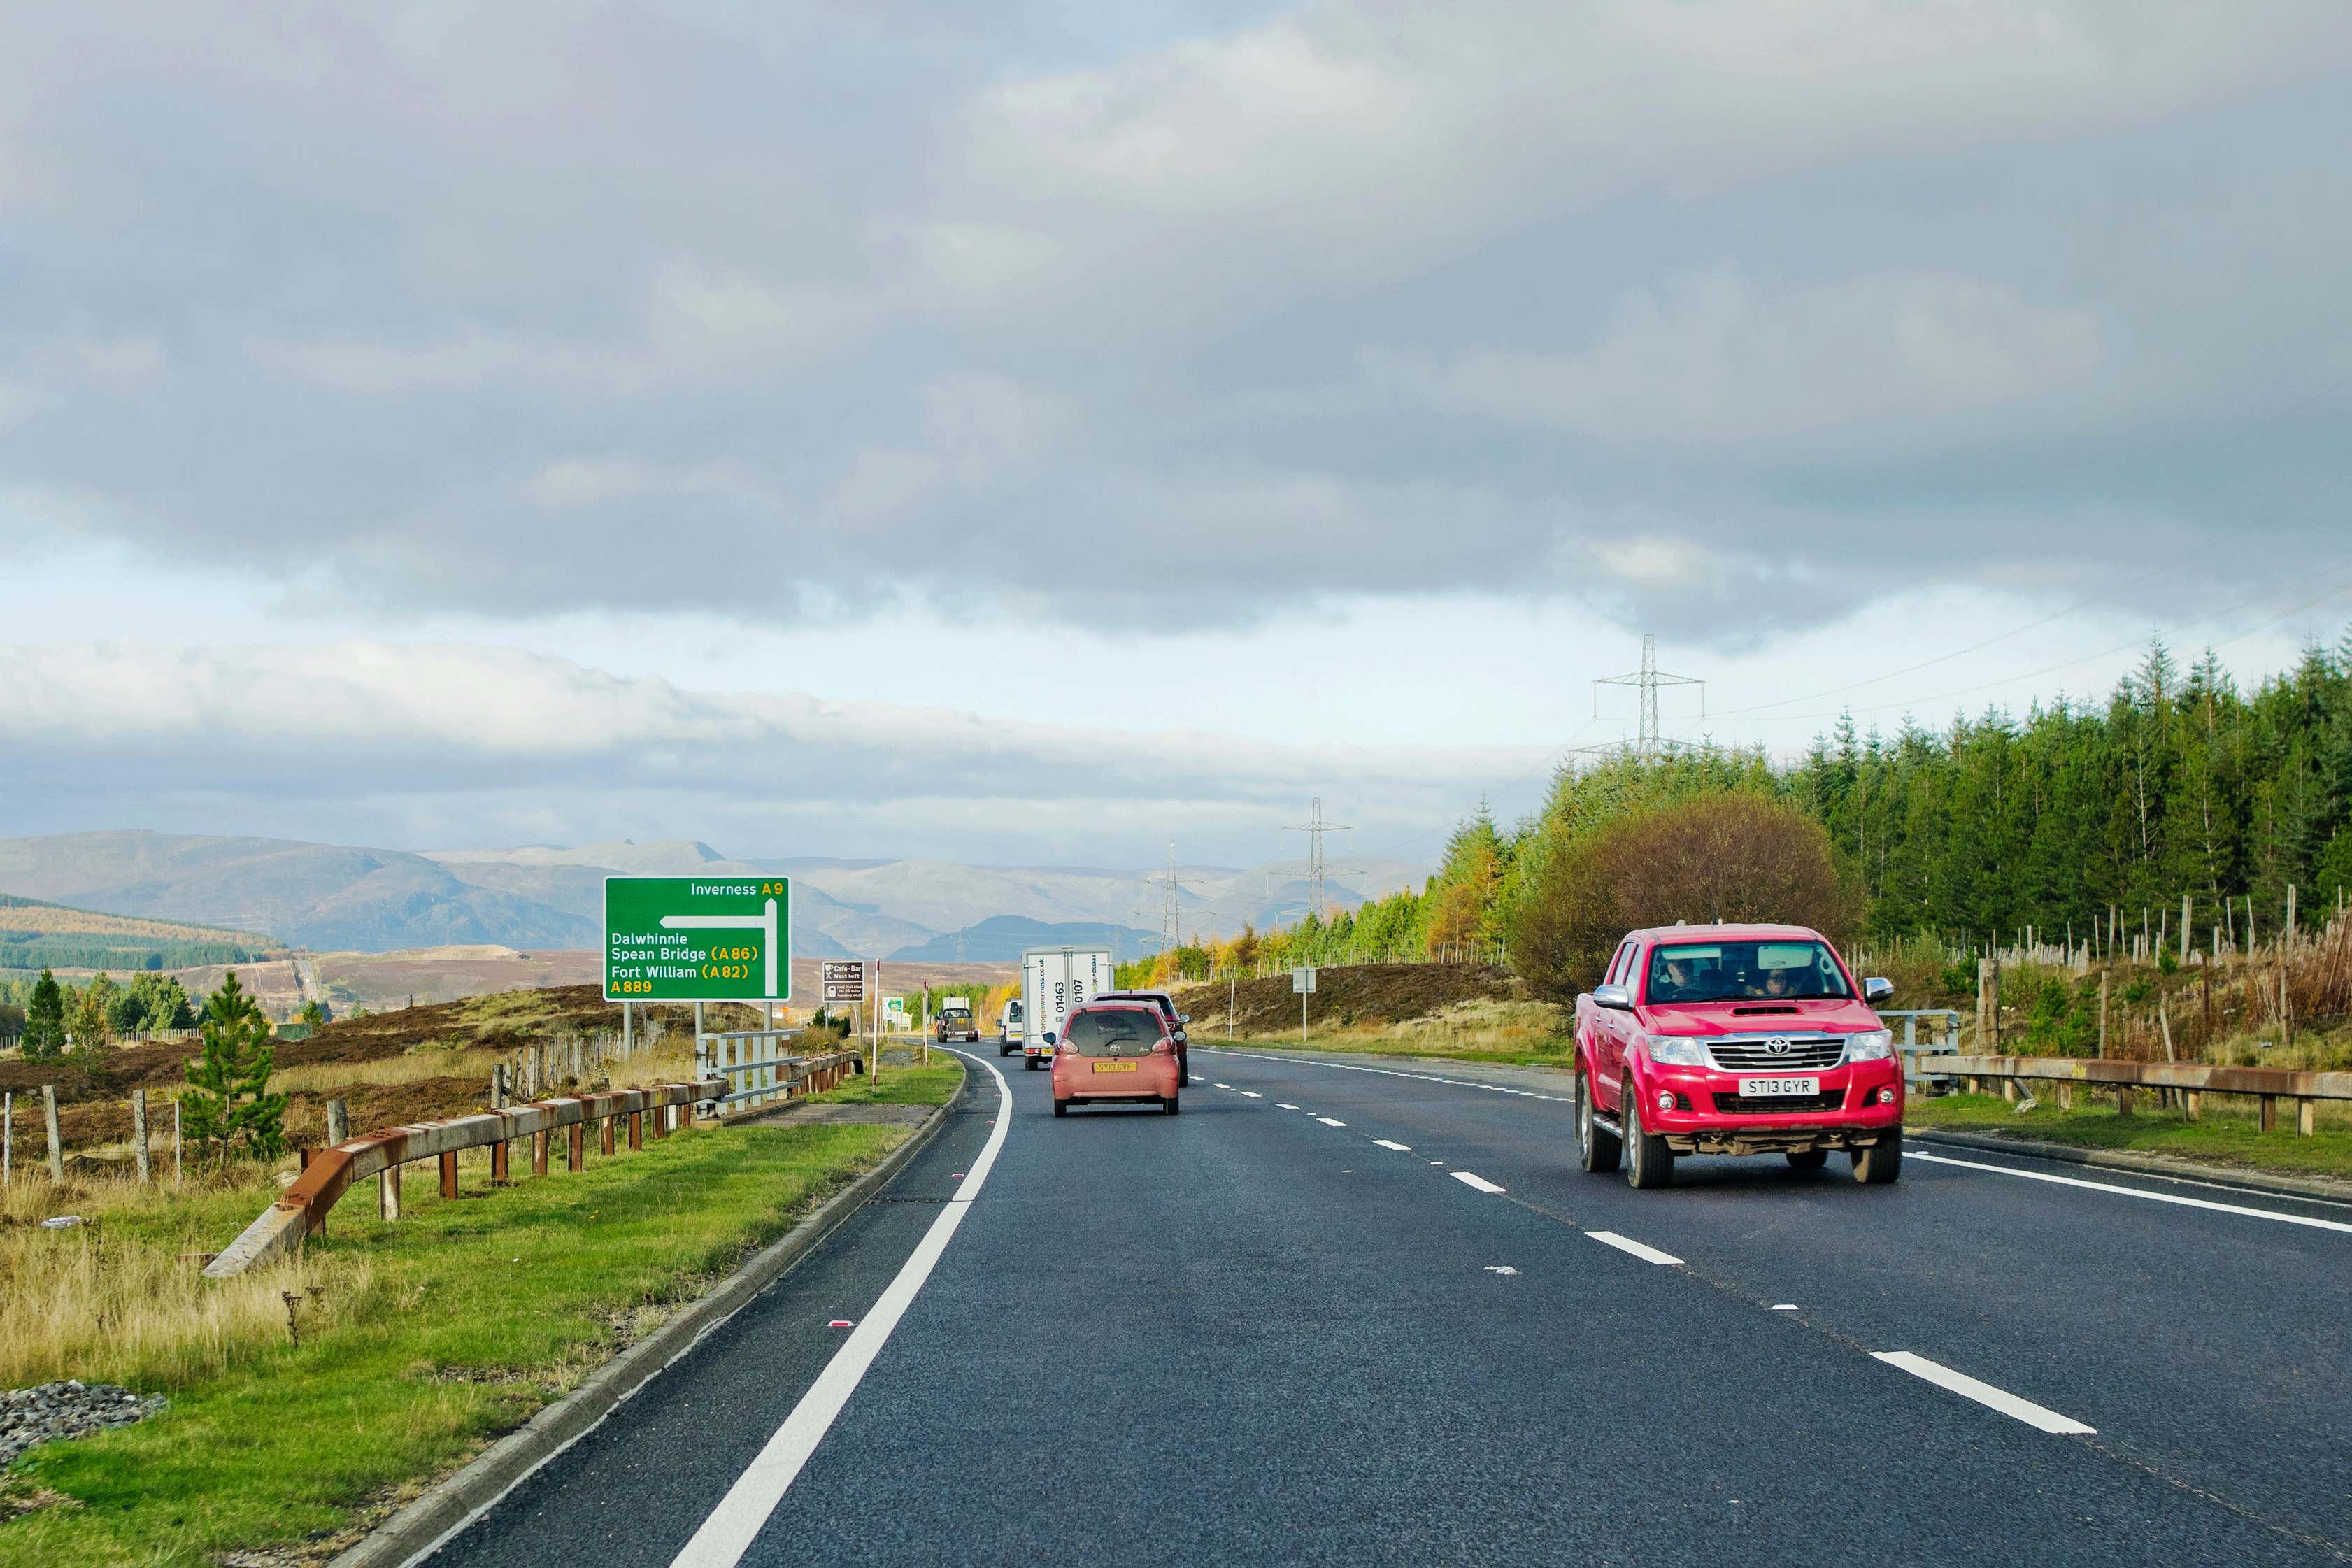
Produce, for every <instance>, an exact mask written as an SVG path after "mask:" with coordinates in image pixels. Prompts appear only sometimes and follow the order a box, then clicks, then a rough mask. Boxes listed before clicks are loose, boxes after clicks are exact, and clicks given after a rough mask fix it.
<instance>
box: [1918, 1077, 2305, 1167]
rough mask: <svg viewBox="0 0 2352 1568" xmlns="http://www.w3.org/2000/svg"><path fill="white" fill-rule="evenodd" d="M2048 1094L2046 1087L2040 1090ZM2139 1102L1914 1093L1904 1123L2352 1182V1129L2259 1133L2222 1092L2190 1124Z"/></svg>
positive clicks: (2248, 1110) (2249, 1113) (2247, 1112)
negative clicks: (2024, 1107) (2029, 1104)
mask: <svg viewBox="0 0 2352 1568" xmlns="http://www.w3.org/2000/svg"><path fill="white" fill-rule="evenodd" d="M2036 1088H2037V1089H2042V1092H2043V1093H2044V1094H2045V1095H2046V1094H2047V1093H2048V1092H2049V1091H2048V1089H2047V1088H2046V1087H2045V1086H2041V1085H2037V1086H2036ZM2149 1098H2150V1097H2148V1096H2147V1095H2142V1096H2141V1097H2140V1109H2138V1110H2136V1111H2134V1113H2133V1114H2131V1115H2129V1116H2122V1115H2118V1114H2117V1113H2116V1108H2115V1105H2114V1103H2113V1102H2112V1101H2107V1100H2097V1101H2091V1102H2089V1103H2084V1101H2087V1100H2089V1097H2088V1096H2087V1095H2084V1096H2082V1097H2081V1099H2080V1100H2078V1102H2077V1103H2076V1105H2075V1108H2074V1110H2060V1109H2059V1108H2058V1106H2057V1105H2056V1104H2055V1103H2054V1100H2051V1099H2044V1100H2042V1103H2041V1104H2040V1105H2039V1106H2037V1107H2036V1108H2035V1109H2033V1110H2028V1111H2024V1112H2022V1113H2021V1112H2019V1111H2018V1110H2016V1108H2015V1107H2013V1106H2011V1104H2010V1103H2009V1102H2008V1101H2007V1100H2003V1099H2001V1098H2000V1096H1999V1095H1997V1094H1954V1095H1939V1096H1937V1098H1936V1099H1933V1100H1922V1099H1920V1098H1919V1097H1918V1096H1916V1095H1914V1096H1912V1097H1911V1098H1910V1099H1909V1100H1907V1101H1906V1102H1905V1105H1904V1110H1903V1121H1904V1124H1905V1125H1906V1126H1908V1127H1913V1128H1942V1129H1949V1130H1951V1131H1960V1132H1982V1133H1988V1134H1991V1135H1994V1136H2007V1137H2011V1138H2022V1139H2031V1140H2035V1141H2038V1142H2044V1143H2063V1144H2065V1145H2067V1146H2069V1147H2071V1148H2077V1149H2109V1150H2122V1151H2128V1152H2132V1153H2136V1154H2166V1155H2170V1156H2173V1157H2175V1158H2178V1159H2183V1160H2197V1161H2201V1162H2203V1163H2207V1164H2210V1165H2226V1166H2235V1167H2237V1168H2239V1169H2242V1170H2248V1171H2273V1172H2278V1173H2284V1174H2288V1175H2300V1176H2342V1177H2352V1132H2346V1131H2340V1130H2338V1129H2336V1128H2333V1127H2328V1126H2325V1125H2323V1126H2322V1127H2321V1128H2320V1129H2319V1130H2318V1131H2316V1132H2315V1133H2314V1134H2313V1136H2311V1137H2309V1138H2298V1137H2296V1136H2295V1135H2294V1131H2293V1130H2292V1128H2291V1126H2287V1125H2284V1123H2285V1122H2286V1121H2287V1119H2286V1118H2285V1117H2284V1116H2283V1117H2282V1118H2281V1121H2282V1123H2283V1125H2282V1128H2281V1130H2280V1131H2275V1132H2268V1133H2265V1132H2263V1131H2260V1130H2259V1127H2258V1124H2257V1122H2256V1120H2255V1113H2254V1111H2253V1110H2252V1103H2253V1102H2252V1101H2251V1100H2247V1101H2245V1102H2244V1104H2243V1107H2241V1106H2240V1105H2238V1104H2236V1103H2233V1102H2231V1101H2230V1100H2223V1099H2222V1097H2221V1096H2218V1095H2211V1094H2209V1095H2207V1096H2206V1097H2205V1107H2204V1112H2203V1114H2202V1116H2201V1117H2200V1119H2199V1120H2198V1121H2194V1122H2191V1121H2188V1120H2186V1119H2185V1118H2184V1117H2183V1116H2182V1115H2181V1113H2180V1112H2179V1110H2168V1109H2162V1108H2156V1107H2152V1106H2150V1105H2149V1104H2148V1100H2149Z"/></svg>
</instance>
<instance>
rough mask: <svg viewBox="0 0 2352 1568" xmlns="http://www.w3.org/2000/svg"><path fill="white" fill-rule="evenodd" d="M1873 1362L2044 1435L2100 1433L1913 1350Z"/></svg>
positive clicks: (1880, 1355)
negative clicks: (2008, 1417)
mask: <svg viewBox="0 0 2352 1568" xmlns="http://www.w3.org/2000/svg"><path fill="white" fill-rule="evenodd" d="M1870 1359H1871V1360H1873V1361H1883V1362H1885V1363H1886V1364H1887V1365H1889V1366H1892V1367H1900V1368H1901V1369H1902V1370H1903V1371H1905V1372H1907V1373H1910V1374H1911V1375H1912V1376H1914V1377H1919V1378H1925V1379H1926V1380H1927V1381H1928V1382H1929V1383H1932V1384H1935V1385H1936V1386H1937V1387H1938V1388H1948V1389H1950V1390H1951V1391H1952V1392H1953V1393H1954V1394H1958V1395H1959V1396H1960V1397H1961V1398H1963V1399H1973V1400H1975V1401H1976V1402H1977V1403H1978V1404H1979V1405H1983V1406H1985V1407H1986V1408H1987V1409H1990V1410H1998V1411H2000V1413H2001V1414H2002V1415H2008V1416H2011V1417H2014V1418H2015V1419H2017V1420H2020V1421H2022V1422H2024V1423H2025V1424H2026V1425H2027V1426H2038V1427H2040V1428H2041V1429H2042V1431H2044V1432H2053V1433H2056V1434H2057V1435H2059V1436H2069V1435H2071V1434H2074V1433H2084V1434H2095V1433H2096V1432H2097V1431H2098V1428H2097V1427H2096V1426H2084V1425H2083V1423H2081V1422H2080V1421H2077V1420H2075V1419H2074V1417H2073V1416H2071V1415H2059V1414H2058V1412H2056V1411H2055V1410H2052V1409H2049V1408H2048V1407H2046V1406H2044V1405H2036V1404H2034V1403H2033V1401H2032V1400H2031V1399H2020V1398H2019V1397H2018V1396H2017V1395H2016V1394H2011V1393H2010V1392H2009V1391H2008V1390H2007V1389H2002V1388H1995V1387H1994V1386H1993V1385H1992V1384H1990V1383H1979V1382H1978V1381H1977V1380H1976V1379H1975V1378H1973V1377H1970V1376H1969V1374H1968V1373H1964V1372H1954V1371H1953V1370H1952V1369H1951V1368H1950V1367H1948V1366H1946V1365H1944V1364H1943V1363H1940V1362H1932V1361H1929V1360H1928V1359H1927V1357H1926V1356H1923V1355H1914V1354H1912V1353H1911V1352H1909V1351H1873V1352H1870Z"/></svg>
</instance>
